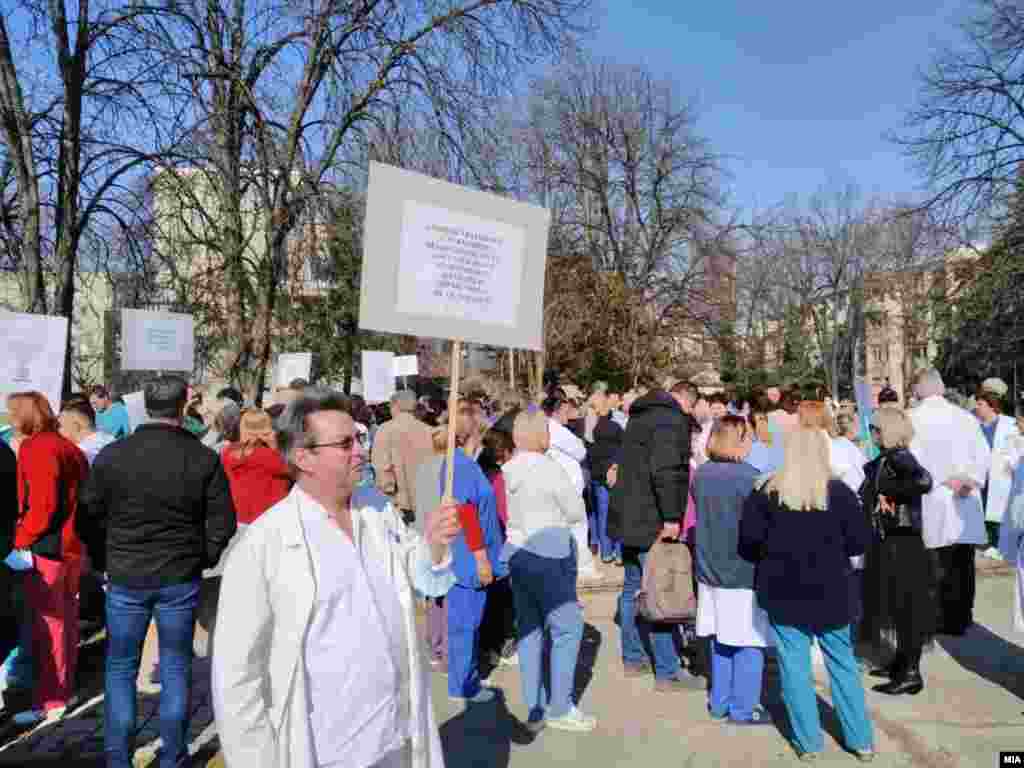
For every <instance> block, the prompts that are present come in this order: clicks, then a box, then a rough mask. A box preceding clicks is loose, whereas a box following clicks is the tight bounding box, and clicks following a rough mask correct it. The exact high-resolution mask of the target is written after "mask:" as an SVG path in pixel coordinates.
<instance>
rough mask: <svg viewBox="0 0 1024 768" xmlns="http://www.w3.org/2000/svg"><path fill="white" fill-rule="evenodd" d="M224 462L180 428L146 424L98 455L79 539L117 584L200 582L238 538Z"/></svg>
mask: <svg viewBox="0 0 1024 768" xmlns="http://www.w3.org/2000/svg"><path fill="white" fill-rule="evenodd" d="M236 527H237V520H236V518H235V507H234V503H233V502H232V500H231V489H230V488H229V486H228V480H227V476H226V475H225V474H224V469H223V468H222V467H221V463H220V457H219V456H217V454H216V453H214V452H213V451H211V450H210V449H209V448H207V447H206V446H205V445H203V444H202V443H201V442H199V439H198V438H197V437H195V436H194V435H192V434H191V433H190V432H188V431H186V430H185V429H183V428H181V427H175V426H171V425H169V424H160V423H157V424H143V425H142V426H140V427H139V428H138V429H137V430H135V433H134V434H132V435H130V436H129V437H126V438H124V439H123V440H119V441H117V442H116V443H111V444H110V445H108V446H107V447H105V448H104V449H103V450H102V451H100V454H99V456H97V457H96V460H95V461H94V462H93V465H92V471H91V472H90V473H89V479H88V480H87V481H86V484H85V488H84V490H83V492H82V494H81V496H80V498H79V509H78V518H77V530H78V535H79V537H80V538H81V539H82V541H83V542H84V543H85V545H86V548H87V549H88V551H89V557H90V558H91V559H92V561H93V565H94V567H95V568H96V569H97V570H105V571H107V575H108V576H109V577H110V581H111V582H112V583H114V584H116V585H118V586H123V587H130V588H137V589H155V588H158V587H168V586H173V585H175V584H182V583H185V582H187V581H191V580H193V579H198V578H200V577H201V575H202V572H203V569H205V568H212V567H213V566H214V565H216V564H217V561H218V559H219V558H220V555H221V552H223V551H224V548H225V547H226V546H227V544H228V541H229V540H230V539H231V537H232V536H233V535H234V533H235V529H236Z"/></svg>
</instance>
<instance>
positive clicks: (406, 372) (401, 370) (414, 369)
mask: <svg viewBox="0 0 1024 768" xmlns="http://www.w3.org/2000/svg"><path fill="white" fill-rule="evenodd" d="M419 371H420V369H419V358H417V357H416V355H402V356H401V357H396V358H395V376H415V375H417V374H418V373H419Z"/></svg>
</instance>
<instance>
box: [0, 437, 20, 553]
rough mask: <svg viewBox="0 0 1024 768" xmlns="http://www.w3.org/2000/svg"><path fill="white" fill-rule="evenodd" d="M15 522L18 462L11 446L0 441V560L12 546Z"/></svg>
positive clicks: (16, 519) (16, 513) (16, 518)
mask: <svg viewBox="0 0 1024 768" xmlns="http://www.w3.org/2000/svg"><path fill="white" fill-rule="evenodd" d="M17 521H18V460H17V459H16V458H15V457H14V450H13V449H12V448H11V446H9V445H8V444H7V443H6V442H4V441H3V440H0V558H2V557H7V555H9V554H10V552H11V547H12V546H14V529H15V526H16V524H17Z"/></svg>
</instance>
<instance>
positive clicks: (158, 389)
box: [143, 376, 188, 419]
mask: <svg viewBox="0 0 1024 768" xmlns="http://www.w3.org/2000/svg"><path fill="white" fill-rule="evenodd" d="M143 399H144V401H145V403H146V413H148V414H149V417H150V418H151V419H180V418H181V414H182V412H183V411H184V410H185V402H186V401H187V400H188V382H186V381H185V380H184V379H183V378H181V377H180V376H159V377H157V378H155V379H151V380H150V381H147V382H146V386H145V388H144V389H143Z"/></svg>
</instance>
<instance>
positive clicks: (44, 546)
mask: <svg viewBox="0 0 1024 768" xmlns="http://www.w3.org/2000/svg"><path fill="white" fill-rule="evenodd" d="M88 474H89V462H88V460H87V459H86V458H85V454H84V453H82V451H81V450H79V448H78V446H76V445H75V444H74V443H72V442H71V441H70V440H66V439H65V438H63V437H61V436H60V435H59V434H57V433H56V432H40V433H38V434H36V435H33V436H32V437H29V438H27V439H26V440H24V441H23V442H22V444H21V446H20V447H19V449H18V524H17V527H16V528H15V531H14V546H15V548H17V549H30V550H32V553H33V554H35V555H37V556H39V557H43V558H47V559H49V560H63V559H65V558H68V557H81V556H82V551H83V550H82V542H81V540H79V538H78V535H77V534H76V533H75V517H76V515H77V514H78V492H79V489H80V488H81V485H82V483H83V482H85V478H86V476H87V475H88Z"/></svg>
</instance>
